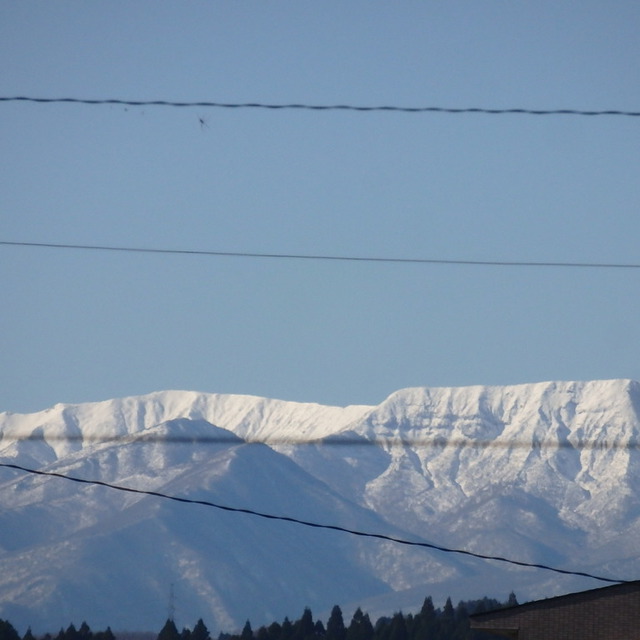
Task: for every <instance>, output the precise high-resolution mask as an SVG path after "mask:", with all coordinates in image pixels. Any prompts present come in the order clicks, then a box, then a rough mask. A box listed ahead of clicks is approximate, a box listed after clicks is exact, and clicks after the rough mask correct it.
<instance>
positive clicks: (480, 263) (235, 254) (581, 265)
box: [0, 240, 640, 269]
mask: <svg viewBox="0 0 640 640" xmlns="http://www.w3.org/2000/svg"><path fill="white" fill-rule="evenodd" d="M0 245H4V246H13V247H34V248H39V249H44V248H47V249H67V250H74V251H75V250H83V251H112V252H126V253H155V254H164V255H190V256H208V257H220V258H260V259H271V260H315V261H325V262H326V261H331V262H378V263H395V264H423V265H458V266H469V267H553V268H574V269H640V263H624V262H545V261H526V260H458V259H438V258H393V257H389V258H386V257H381V256H344V255H343V256H339V255H328V254H303V253H260V252H249V251H208V250H197V249H165V248H146V247H125V246H111V245H91V244H66V243H64V244H63V243H53V242H15V241H8V240H0Z"/></svg>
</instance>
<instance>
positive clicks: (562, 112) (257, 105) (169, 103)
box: [0, 96, 640, 118]
mask: <svg viewBox="0 0 640 640" xmlns="http://www.w3.org/2000/svg"><path fill="white" fill-rule="evenodd" d="M0 102H34V103H44V104H49V103H66V104H84V105H105V104H111V105H123V106H131V107H199V108H219V109H268V110H291V109H296V110H307V111H357V112H370V111H386V112H400V113H445V114H473V113H476V114H485V115H506V114H513V115H531V116H628V117H635V118H637V117H638V116H640V111H622V110H617V109H604V110H587V109H525V108H507V109H490V108H486V107H437V106H429V107H400V106H392V105H378V106H365V105H349V104H303V103H289V104H284V103H282V104H273V103H272V104H269V103H263V102H209V101H201V102H192V101H189V102H179V101H174V100H123V99H120V98H105V99H100V98H95V99H92V98H37V97H33V96H0Z"/></svg>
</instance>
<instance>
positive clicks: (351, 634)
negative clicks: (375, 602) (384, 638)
mask: <svg viewBox="0 0 640 640" xmlns="http://www.w3.org/2000/svg"><path fill="white" fill-rule="evenodd" d="M372 638H373V625H372V624H371V620H370V619H369V614H367V613H362V609H360V607H358V608H357V609H356V611H355V613H354V614H353V617H352V618H351V623H350V624H349V628H348V629H347V635H346V640H372Z"/></svg>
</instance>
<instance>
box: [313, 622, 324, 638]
mask: <svg viewBox="0 0 640 640" xmlns="http://www.w3.org/2000/svg"><path fill="white" fill-rule="evenodd" d="M313 635H314V636H315V637H316V638H324V637H325V636H326V635H327V630H326V629H325V628H324V625H323V624H322V620H316V623H315V624H314V625H313Z"/></svg>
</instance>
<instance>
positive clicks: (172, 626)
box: [158, 618, 180, 640]
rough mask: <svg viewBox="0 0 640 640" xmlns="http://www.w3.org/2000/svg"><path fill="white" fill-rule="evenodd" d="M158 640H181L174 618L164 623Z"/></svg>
mask: <svg viewBox="0 0 640 640" xmlns="http://www.w3.org/2000/svg"><path fill="white" fill-rule="evenodd" d="M158 640H180V633H179V632H178V628H177V627H176V623H175V622H174V621H173V619H172V618H168V619H167V621H166V622H165V623H164V627H162V629H161V631H160V633H159V634H158Z"/></svg>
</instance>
